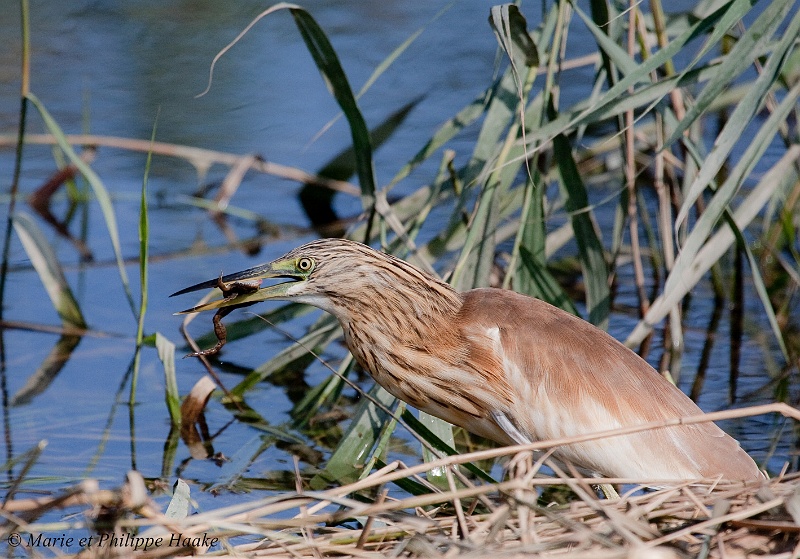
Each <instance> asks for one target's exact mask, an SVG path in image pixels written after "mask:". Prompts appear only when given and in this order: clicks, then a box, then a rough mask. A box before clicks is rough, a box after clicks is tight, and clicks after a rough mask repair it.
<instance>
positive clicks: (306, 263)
mask: <svg viewBox="0 0 800 559" xmlns="http://www.w3.org/2000/svg"><path fill="white" fill-rule="evenodd" d="M313 267H314V261H313V260H311V259H310V258H301V259H300V260H298V261H297V269H298V270H300V271H301V272H309V271H311V269H312V268H313Z"/></svg>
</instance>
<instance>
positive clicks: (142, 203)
mask: <svg viewBox="0 0 800 559" xmlns="http://www.w3.org/2000/svg"><path fill="white" fill-rule="evenodd" d="M156 122H158V116H156ZM155 140H156V124H153V131H152V132H151V135H150V145H151V146H152V144H153V143H154V142H155ZM152 160H153V150H152V149H150V150H149V151H148V152H147V160H146V161H145V165H144V174H143V176H142V191H141V195H140V198H139V287H140V293H141V299H140V302H139V312H138V313H137V318H136V354H135V355H134V358H133V376H132V377H131V393H130V404H131V409H133V405H134V404H135V403H136V387H137V384H138V382H139V364H140V362H141V357H142V340H144V317H145V314H146V313H147V283H148V282H147V270H148V250H149V248H148V246H149V238H150V233H149V228H150V225H149V222H148V216H147V178H148V177H149V176H150V163H151V161H152Z"/></svg>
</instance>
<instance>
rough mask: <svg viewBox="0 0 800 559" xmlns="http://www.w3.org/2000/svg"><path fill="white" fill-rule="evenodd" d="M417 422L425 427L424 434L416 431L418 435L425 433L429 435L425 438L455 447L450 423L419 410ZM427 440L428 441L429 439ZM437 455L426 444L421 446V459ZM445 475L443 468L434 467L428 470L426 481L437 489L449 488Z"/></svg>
mask: <svg viewBox="0 0 800 559" xmlns="http://www.w3.org/2000/svg"><path fill="white" fill-rule="evenodd" d="M408 415H411V414H408ZM412 417H413V416H412ZM419 423H420V424H421V425H424V426H425V428H426V433H425V434H424V435H423V434H422V433H419V432H418V434H419V435H420V436H423V437H425V436H426V435H431V436H429V437H427V438H429V439H437V440H439V441H441V443H442V444H444V445H446V446H447V447H448V448H455V446H456V443H455V438H454V437H453V426H452V425H451V424H450V423H447V422H446V421H443V420H441V419H439V418H438V417H436V416H434V415H430V414H427V413H425V412H423V411H420V412H419ZM428 442H430V440H429V441H428ZM439 457H440V456H439V455H438V454H436V453H434V452H431V450H429V449H428V447H427V446H425V445H423V446H422V459H423V460H425V462H430V461H431V460H436V459H437V458H439ZM447 477H448V476H447V472H446V471H445V469H444V468H435V469H433V470H429V471H428V474H427V479H428V481H430V482H431V483H432V484H433V485H435V486H436V487H438V488H439V489H444V490H447V489H449V488H450V483H449V481H448V479H447Z"/></svg>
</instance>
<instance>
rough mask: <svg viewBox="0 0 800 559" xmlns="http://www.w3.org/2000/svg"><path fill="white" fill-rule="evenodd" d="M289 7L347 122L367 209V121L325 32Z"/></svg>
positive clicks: (371, 181) (370, 185)
mask: <svg viewBox="0 0 800 559" xmlns="http://www.w3.org/2000/svg"><path fill="white" fill-rule="evenodd" d="M289 11H290V12H291V14H292V17H294V21H295V23H296V24H297V28H298V30H299V31H300V35H301V36H302V37H303V40H304V41H305V43H306V47H307V48H308V51H309V52H310V53H311V57H312V58H313V59H314V62H315V63H316V65H317V69H318V70H319V71H320V73H321V74H322V76H323V78H324V79H325V83H326V85H327V86H328V88H329V89H330V91H331V93H332V94H333V97H334V99H336V102H337V103H339V107H341V109H342V112H343V113H344V116H345V118H346V119H347V122H348V123H349V125H350V134H351V136H352V138H353V148H354V150H355V156H356V169H357V172H358V181H359V184H360V185H361V199H362V205H363V207H364V209H371V208H372V206H373V205H374V203H375V190H376V184H375V183H376V181H375V169H374V167H373V162H372V143H371V141H370V137H369V130H368V129H367V123H366V121H365V120H364V116H363V115H362V114H361V110H360V109H359V108H358V102H357V101H356V98H355V96H354V95H353V90H352V89H351V88H350V83H349V82H348V80H347V76H346V75H345V73H344V69H343V68H342V65H341V63H340V62H339V57H338V56H337V54H336V51H335V50H334V49H333V45H331V43H330V41H329V40H328V37H327V35H326V34H325V32H324V31H323V30H322V28H321V27H320V26H319V25H318V24H317V22H316V21H315V20H314V18H313V17H311V14H309V13H308V12H307V11H306V10H304V9H303V8H300V7H299V6H297V7H289Z"/></svg>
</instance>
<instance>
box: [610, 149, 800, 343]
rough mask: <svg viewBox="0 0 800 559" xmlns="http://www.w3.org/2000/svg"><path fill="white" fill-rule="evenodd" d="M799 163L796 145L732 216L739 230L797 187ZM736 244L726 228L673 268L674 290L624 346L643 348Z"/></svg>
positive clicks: (651, 310)
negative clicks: (779, 194)
mask: <svg viewBox="0 0 800 559" xmlns="http://www.w3.org/2000/svg"><path fill="white" fill-rule="evenodd" d="M798 160H800V145H798V144H795V145H794V146H792V147H791V148H789V150H788V151H787V152H786V153H785V154H784V156H783V157H781V159H780V160H779V161H778V162H777V163H775V165H773V166H772V168H771V169H769V170H768V171H767V172H766V173H765V174H764V176H763V177H762V178H761V180H760V181H759V182H758V184H757V185H756V187H755V188H753V190H752V191H751V192H750V193H749V194H748V195H747V196H746V197H745V198H744V199H743V200H742V202H741V203H740V204H739V207H738V208H737V209H736V211H735V212H734V214H733V219H734V222H735V223H736V225H737V227H738V228H739V229H740V230H742V229H745V228H746V227H747V225H748V224H749V223H751V222H752V221H753V220H754V219H755V218H756V217H757V216H758V215H759V212H760V211H761V209H762V208H763V207H764V206H765V205H766V204H767V203H769V201H770V199H771V198H772V195H773V193H774V192H776V191H780V190H783V189H785V188H786V185H787V184H789V185H791V184H794V182H796V181H797V180H798V174H797V170H796V167H795V165H796V164H797V162H798ZM734 241H735V237H734V234H733V233H732V232H731V230H730V228H729V227H724V228H722V229H720V230H719V231H717V232H716V233H715V234H714V236H713V237H711V238H710V239H709V240H708V242H706V243H705V244H704V245H703V248H702V249H700V251H698V253H697V255H696V256H695V258H694V259H693V260H692V261H691V262H690V263H688V264H686V265H683V266H681V267H680V268H677V269H676V268H673V271H672V273H671V274H670V277H672V275H673V274H674V275H675V277H676V279H675V280H674V287H673V288H672V289H669V290H667V289H666V288H665V289H664V291H663V292H662V293H661V295H659V296H658V297H657V298H656V299H655V301H653V303H652V304H651V305H650V308H649V309H648V311H647V314H645V316H644V318H643V319H642V320H640V321H639V323H638V324H637V325H636V327H635V328H634V329H633V331H632V332H631V333H630V335H629V336H628V339H627V340H625V344H626V345H628V346H631V347H632V346H636V345H638V344H640V343H641V342H642V340H644V338H645V336H647V334H648V333H649V332H650V330H651V329H652V328H653V325H655V324H657V323H659V322H660V321H661V320H663V319H664V317H666V316H667V315H668V314H669V313H670V311H671V310H672V309H673V308H674V307H675V305H677V304H678V303H679V302H680V300H681V299H683V297H684V296H685V295H686V294H687V293H688V292H689V291H690V290H691V289H692V288H693V287H694V286H695V285H696V284H697V282H698V281H699V280H700V278H702V277H703V275H704V274H705V273H706V272H708V270H709V269H710V268H711V266H713V265H714V264H715V263H716V262H718V261H719V259H720V258H721V257H722V255H723V254H724V253H725V252H726V251H727V250H728V249H729V248H730V247H731V245H732V244H733V243H734Z"/></svg>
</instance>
